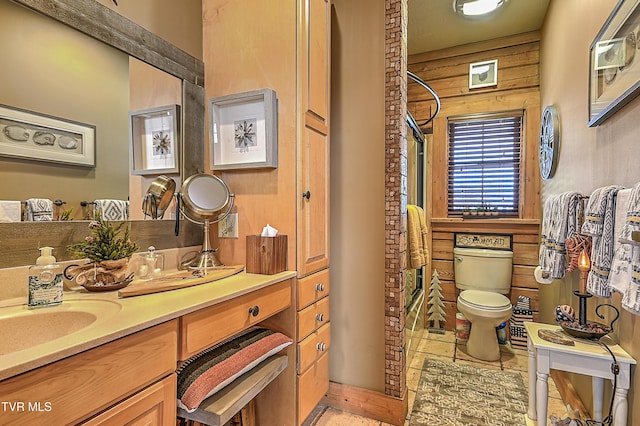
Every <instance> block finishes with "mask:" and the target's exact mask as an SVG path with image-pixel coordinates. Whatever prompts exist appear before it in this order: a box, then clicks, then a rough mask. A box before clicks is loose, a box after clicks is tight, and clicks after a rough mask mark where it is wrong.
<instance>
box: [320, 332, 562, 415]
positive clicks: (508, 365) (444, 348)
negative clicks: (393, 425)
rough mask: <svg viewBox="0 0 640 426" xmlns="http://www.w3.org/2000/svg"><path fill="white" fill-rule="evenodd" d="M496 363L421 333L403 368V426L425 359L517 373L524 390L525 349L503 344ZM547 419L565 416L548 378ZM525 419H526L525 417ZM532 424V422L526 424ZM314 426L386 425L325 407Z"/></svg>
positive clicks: (445, 338)
mask: <svg viewBox="0 0 640 426" xmlns="http://www.w3.org/2000/svg"><path fill="white" fill-rule="evenodd" d="M500 348H501V357H500V360H499V361H495V362H485V361H480V360H477V359H475V358H472V357H471V356H469V355H468V354H467V352H466V344H465V343H464V342H456V338H455V334H454V333H453V332H450V331H447V332H446V333H445V334H435V333H428V332H425V334H424V336H423V337H422V339H421V340H420V342H419V343H418V346H417V349H416V354H415V356H414V357H413V359H412V360H411V363H410V364H409V368H408V369H407V370H408V371H407V388H408V389H409V413H408V415H407V420H406V421H405V425H408V424H409V417H410V415H411V410H412V407H413V402H414V400H415V395H416V389H417V388H418V381H419V380H420V370H421V368H422V364H423V362H424V359H425V357H430V358H433V359H442V360H446V361H450V362H459V363H466V364H473V365H476V366H478V367H483V368H493V369H496V370H503V371H507V372H512V373H519V374H520V375H521V376H522V379H523V381H524V383H525V386H527V387H528V379H529V376H528V373H527V364H528V356H527V351H526V349H519V348H511V347H510V346H509V345H503V346H501V347H500ZM548 410H549V413H548V415H549V416H556V417H559V418H563V419H564V418H565V417H567V409H566V407H565V404H564V403H563V402H562V399H561V398H560V394H559V393H558V390H557V388H556V385H555V383H554V382H553V379H552V378H551V377H549V409H548ZM525 417H526V416H525ZM529 424H532V423H529ZM313 425H314V426H343V425H344V426H387V424H386V423H383V422H380V421H378V420H373V419H367V418H365V417H361V416H356V415H354V414H350V413H346V412H343V411H340V410H336V409H333V408H326V409H324V412H323V413H322V415H321V416H320V417H319V418H317V420H316V421H315V422H314V423H313Z"/></svg>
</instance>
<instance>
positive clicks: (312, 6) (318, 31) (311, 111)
mask: <svg viewBox="0 0 640 426" xmlns="http://www.w3.org/2000/svg"><path fill="white" fill-rule="evenodd" d="M301 6H302V11H301V12H302V28H303V31H302V34H301V36H302V37H303V40H302V41H303V43H301V46H302V49H303V51H302V52H301V55H300V57H301V58H302V61H303V64H302V68H303V72H302V76H301V77H302V81H303V85H304V86H303V87H302V92H303V97H304V102H303V106H304V111H305V114H306V117H307V120H314V121H317V125H319V126H324V127H328V126H329V89H330V85H329V67H330V56H329V52H330V50H329V46H330V44H329V43H330V40H329V35H330V34H331V33H330V28H331V27H330V23H331V21H330V19H331V15H330V6H329V1H328V0H302V1H301ZM308 124H309V123H307V125H308Z"/></svg>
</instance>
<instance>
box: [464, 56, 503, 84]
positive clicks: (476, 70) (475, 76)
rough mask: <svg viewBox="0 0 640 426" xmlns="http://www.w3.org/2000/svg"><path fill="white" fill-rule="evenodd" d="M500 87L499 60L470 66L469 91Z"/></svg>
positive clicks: (475, 63)
mask: <svg viewBox="0 0 640 426" xmlns="http://www.w3.org/2000/svg"><path fill="white" fill-rule="evenodd" d="M497 85H498V60H497V59H492V60H490V61H483V62H474V63H472V64H469V89H477V88H479V87H490V86H497Z"/></svg>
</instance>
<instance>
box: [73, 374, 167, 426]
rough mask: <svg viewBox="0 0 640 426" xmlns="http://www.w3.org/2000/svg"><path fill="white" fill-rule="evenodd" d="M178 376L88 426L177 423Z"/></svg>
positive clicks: (125, 403)
mask: <svg viewBox="0 0 640 426" xmlns="http://www.w3.org/2000/svg"><path fill="white" fill-rule="evenodd" d="M176 377H177V376H176V375H175V374H172V375H171V376H169V377H167V378H165V379H164V380H161V381H159V382H158V383H155V384H153V385H151V386H149V387H148V388H146V389H144V390H142V391H140V392H138V393H137V394H135V395H133V396H132V397H130V398H128V399H126V400H124V401H122V402H121V403H120V404H118V405H116V406H115V407H113V408H110V409H109V410H107V411H105V412H104V413H102V414H100V415H99V416H97V417H94V418H93V419H91V420H89V421H88V422H86V423H83V425H84V426H98V425H105V426H106V425H127V426H138V425H139V426H170V425H175V423H176V392H177V387H178V385H177V379H176Z"/></svg>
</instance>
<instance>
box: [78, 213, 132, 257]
mask: <svg viewBox="0 0 640 426" xmlns="http://www.w3.org/2000/svg"><path fill="white" fill-rule="evenodd" d="M124 224H125V222H121V223H120V224H118V225H117V226H114V225H113V223H111V222H107V221H105V220H103V219H102V217H101V216H100V214H99V213H97V214H96V217H95V220H92V221H91V222H90V223H89V230H90V231H91V232H90V234H89V235H87V236H86V237H85V238H84V240H83V241H80V242H78V243H74V244H71V245H69V246H68V247H67V251H68V252H69V253H70V254H71V255H72V256H73V257H76V258H77V257H80V258H82V257H88V258H89V259H90V260H92V261H93V262H101V261H103V260H117V259H122V258H125V257H129V256H131V255H132V254H133V253H135V252H136V251H138V246H137V244H135V243H134V242H132V241H131V239H130V238H129V228H128V227H126V228H125V229H124V231H123V233H122V236H120V235H119V234H120V231H121V229H122V227H123V226H124Z"/></svg>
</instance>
